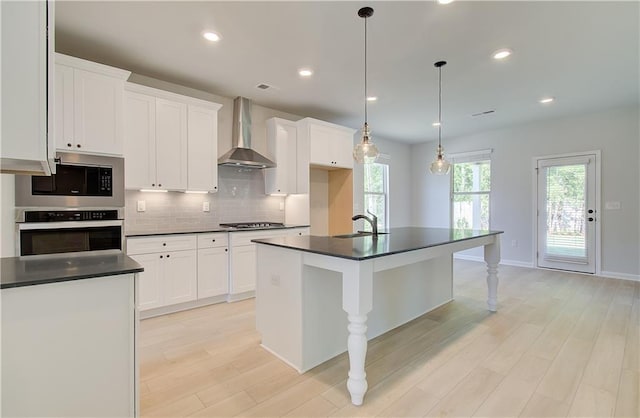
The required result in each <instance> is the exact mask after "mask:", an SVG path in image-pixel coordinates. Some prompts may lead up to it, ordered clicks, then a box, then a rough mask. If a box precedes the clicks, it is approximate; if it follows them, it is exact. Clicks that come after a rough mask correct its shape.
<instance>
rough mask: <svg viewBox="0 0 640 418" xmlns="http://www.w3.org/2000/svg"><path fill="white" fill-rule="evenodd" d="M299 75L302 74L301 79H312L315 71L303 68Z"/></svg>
mask: <svg viewBox="0 0 640 418" xmlns="http://www.w3.org/2000/svg"><path fill="white" fill-rule="evenodd" d="M298 74H300V77H310V76H311V74H313V71H311V70H310V69H308V68H303V69H301V70H300V71H298Z"/></svg>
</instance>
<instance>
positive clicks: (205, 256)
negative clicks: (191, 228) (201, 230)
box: [198, 232, 229, 299]
mask: <svg viewBox="0 0 640 418" xmlns="http://www.w3.org/2000/svg"><path fill="white" fill-rule="evenodd" d="M227 293H229V248H228V234H227V233H226V232H222V233H211V234H198V299H203V298H208V297H212V296H221V295H226V294H227Z"/></svg>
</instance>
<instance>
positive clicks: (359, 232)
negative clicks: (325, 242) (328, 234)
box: [333, 231, 388, 238]
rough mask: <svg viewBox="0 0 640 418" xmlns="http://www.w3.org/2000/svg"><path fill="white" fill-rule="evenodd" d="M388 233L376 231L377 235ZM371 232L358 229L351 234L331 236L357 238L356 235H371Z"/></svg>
mask: <svg viewBox="0 0 640 418" xmlns="http://www.w3.org/2000/svg"><path fill="white" fill-rule="evenodd" d="M383 234H388V232H378V235H383ZM372 235H373V232H369V231H358V232H354V233H353V234H344V235H334V236H333V238H358V237H369V236H372Z"/></svg>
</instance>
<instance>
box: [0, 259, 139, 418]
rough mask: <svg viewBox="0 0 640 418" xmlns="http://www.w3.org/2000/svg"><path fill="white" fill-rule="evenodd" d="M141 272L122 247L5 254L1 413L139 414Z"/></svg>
mask: <svg viewBox="0 0 640 418" xmlns="http://www.w3.org/2000/svg"><path fill="white" fill-rule="evenodd" d="M140 272H142V267H141V266H140V265H139V264H138V263H136V262H135V261H134V260H132V259H131V258H129V257H127V256H126V255H124V254H122V253H118V254H73V255H55V256H42V257H39V256H33V257H8V258H2V259H0V273H1V274H0V278H1V280H0V288H1V289H2V290H1V293H0V299H1V302H2V303H1V306H2V316H1V318H2V321H1V325H2V346H1V348H2V350H1V352H2V373H1V377H2V385H1V386H2V391H1V392H0V400H1V405H2V410H1V411H0V415H1V416H11V417H33V416H64V417H74V416H75V417H87V416H91V417H98V416H108V417H115V416H117V417H125V416H130V417H133V416H136V415H138V413H137V406H136V403H137V389H136V381H137V371H136V355H135V350H136V346H135V342H136V330H137V327H138V325H137V324H138V317H137V311H136V306H135V299H136V286H137V283H136V282H137V275H138V274H139V273H140Z"/></svg>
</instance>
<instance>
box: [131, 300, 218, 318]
mask: <svg viewBox="0 0 640 418" xmlns="http://www.w3.org/2000/svg"><path fill="white" fill-rule="evenodd" d="M226 301H227V295H220V296H212V297H208V298H204V299H198V300H193V301H190V302H183V303H178V304H176V305H168V306H160V307H158V308H152V309H147V310H144V311H140V319H147V318H153V317H154V316H160V315H166V314H170V313H174V312H180V311H186V310H189V309H194V308H201V307H203V306H207V305H213V304H215V303H223V302H226Z"/></svg>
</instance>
